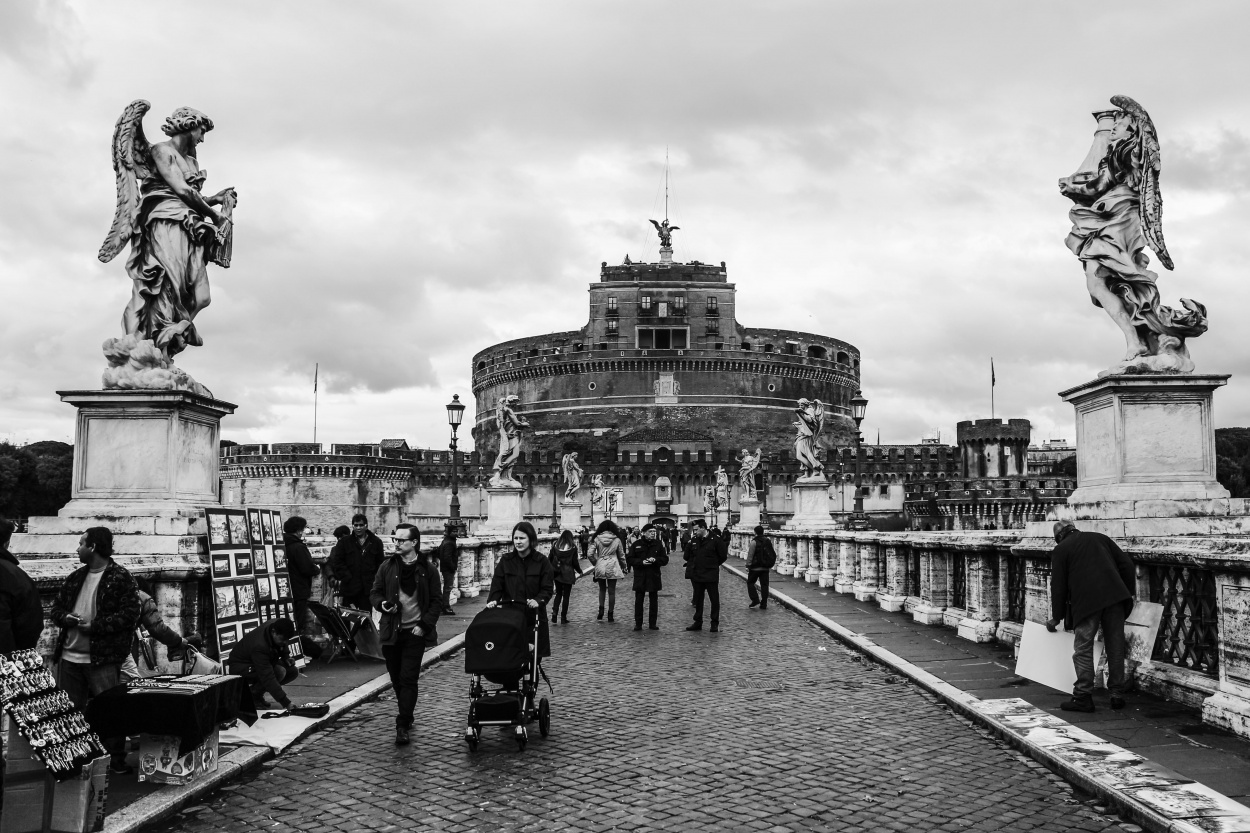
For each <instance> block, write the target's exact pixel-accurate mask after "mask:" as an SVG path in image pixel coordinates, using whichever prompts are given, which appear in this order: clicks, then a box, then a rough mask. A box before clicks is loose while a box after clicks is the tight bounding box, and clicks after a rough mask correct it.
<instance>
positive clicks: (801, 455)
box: [794, 399, 825, 480]
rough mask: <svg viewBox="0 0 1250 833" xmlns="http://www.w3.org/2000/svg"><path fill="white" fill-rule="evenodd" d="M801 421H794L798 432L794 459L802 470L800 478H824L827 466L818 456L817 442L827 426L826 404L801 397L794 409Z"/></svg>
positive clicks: (795, 439) (795, 440)
mask: <svg viewBox="0 0 1250 833" xmlns="http://www.w3.org/2000/svg"><path fill="white" fill-rule="evenodd" d="M794 413H795V414H796V415H797V416H798V418H799V421H798V422H796V423H794V427H795V428H796V429H798V434H797V435H796V436H795V438H794V459H796V460H798V463H799V469H800V471H801V472H802V474H801V475H800V479H804V478H817V479H821V480H823V479H824V477H825V467H824V465H823V464H822V463H821V462H820V458H818V457H817V456H816V443H817V440H818V439H819V438H820V432H821V431H822V430H824V427H825V405H824V403H823V402H821V401H820V400H819V399H800V400H799V407H797V408H795V409H794Z"/></svg>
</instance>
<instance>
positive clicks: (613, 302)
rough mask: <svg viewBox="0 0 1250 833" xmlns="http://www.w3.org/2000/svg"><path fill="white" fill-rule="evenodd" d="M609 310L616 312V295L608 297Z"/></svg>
mask: <svg viewBox="0 0 1250 833" xmlns="http://www.w3.org/2000/svg"><path fill="white" fill-rule="evenodd" d="M608 310H609V311H611V312H615V311H616V296H615V295H609V296H608Z"/></svg>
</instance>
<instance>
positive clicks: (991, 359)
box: [990, 356, 998, 419]
mask: <svg viewBox="0 0 1250 833" xmlns="http://www.w3.org/2000/svg"><path fill="white" fill-rule="evenodd" d="M996 384H998V379H996V378H995V377H994V357H993V356H990V419H994V418H995V417H994V386H995V385H996Z"/></svg>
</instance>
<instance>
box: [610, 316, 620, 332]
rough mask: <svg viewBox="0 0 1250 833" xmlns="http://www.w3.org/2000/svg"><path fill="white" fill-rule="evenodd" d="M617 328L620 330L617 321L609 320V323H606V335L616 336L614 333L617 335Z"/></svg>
mask: <svg viewBox="0 0 1250 833" xmlns="http://www.w3.org/2000/svg"><path fill="white" fill-rule="evenodd" d="M619 328H620V322H619V321H617V320H615V319H613V320H611V321H609V322H608V334H609V335H616V333H617V331H618V330H619Z"/></svg>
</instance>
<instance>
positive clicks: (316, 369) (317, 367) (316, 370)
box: [313, 362, 321, 393]
mask: <svg viewBox="0 0 1250 833" xmlns="http://www.w3.org/2000/svg"><path fill="white" fill-rule="evenodd" d="M320 371H321V363H320V362H318V363H317V364H315V365H313V393H316V392H317V374H318V373H319V372H320Z"/></svg>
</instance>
